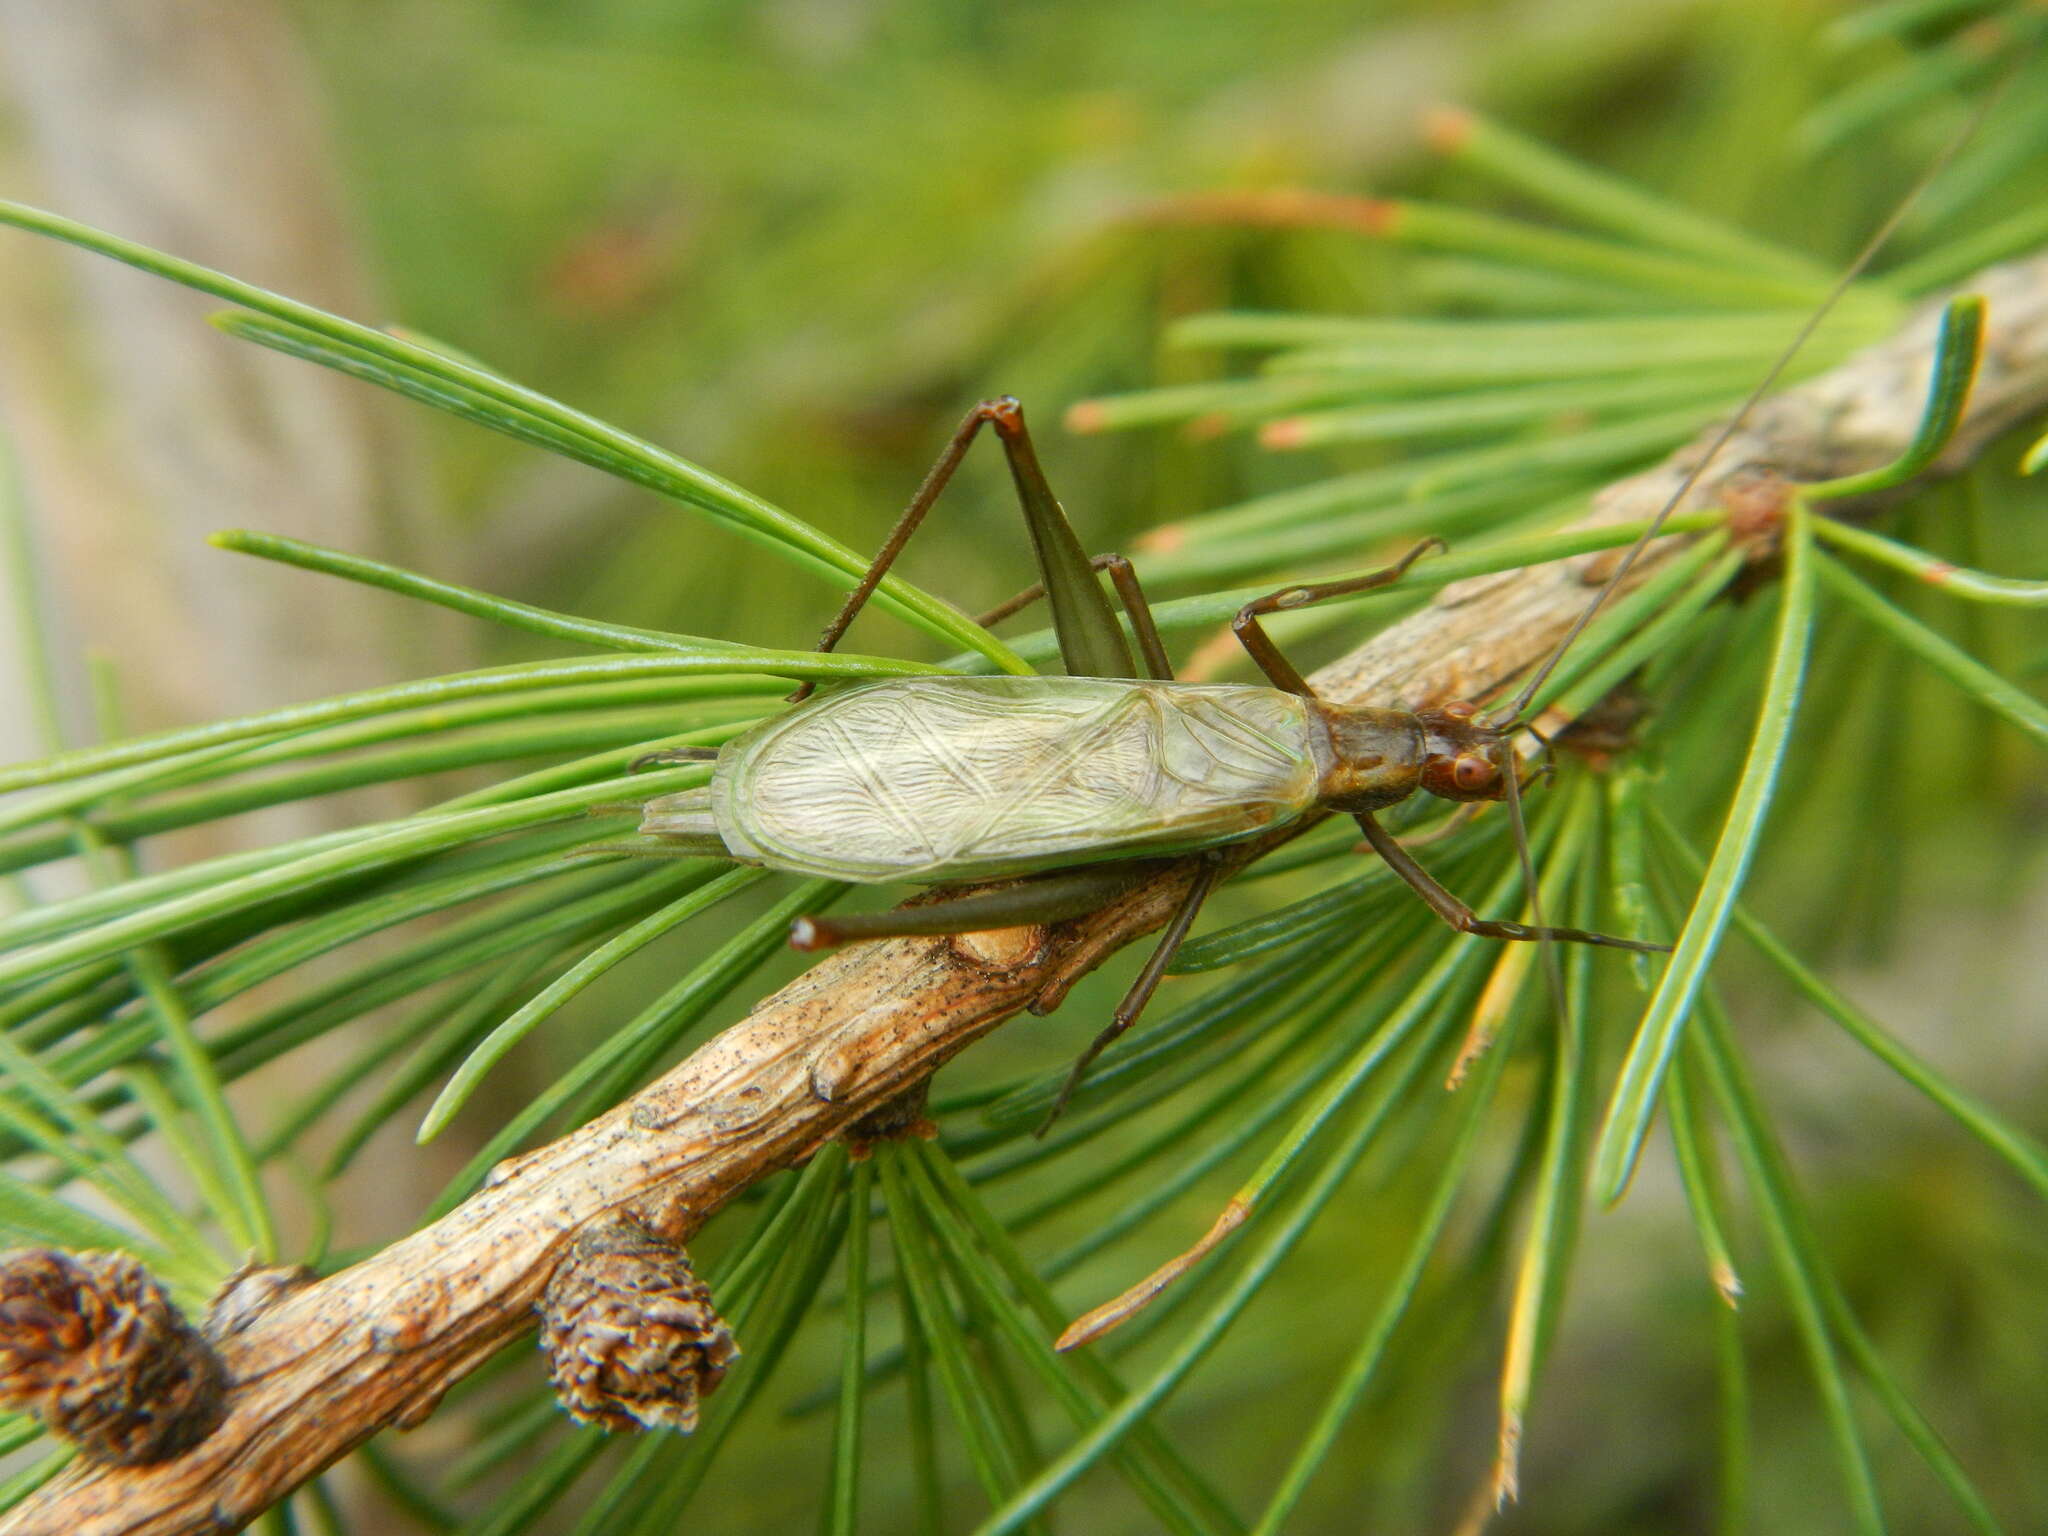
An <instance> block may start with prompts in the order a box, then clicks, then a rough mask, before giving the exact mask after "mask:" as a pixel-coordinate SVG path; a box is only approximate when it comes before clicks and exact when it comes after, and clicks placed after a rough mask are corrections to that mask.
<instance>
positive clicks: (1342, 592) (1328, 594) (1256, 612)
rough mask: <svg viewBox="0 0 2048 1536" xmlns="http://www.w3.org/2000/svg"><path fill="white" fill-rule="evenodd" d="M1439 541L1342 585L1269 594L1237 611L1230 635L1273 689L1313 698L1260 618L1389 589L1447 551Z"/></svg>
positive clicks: (1425, 542)
mask: <svg viewBox="0 0 2048 1536" xmlns="http://www.w3.org/2000/svg"><path fill="white" fill-rule="evenodd" d="M1448 547H1449V546H1447V545H1446V544H1445V543H1444V541H1443V540H1442V539H1424V540H1423V541H1422V542H1421V543H1420V544H1418V545H1416V546H1415V547H1414V548H1413V549H1411V550H1409V551H1408V553H1407V554H1405V555H1403V556H1402V557H1401V558H1400V559H1399V560H1397V561H1395V562H1394V564H1392V565H1390V566H1388V567H1387V568H1386V569H1385V570H1380V571H1368V572H1367V573H1366V574H1365V575H1363V576H1352V577H1349V578H1347V579H1346V580H1343V581H1326V582H1322V583H1320V584H1319V585H1317V586H1312V587H1286V588H1283V589H1282V590H1280V591H1278V592H1272V593H1268V594H1267V595H1266V596H1265V597H1262V598H1259V599H1257V600H1256V601H1254V602H1249V603H1246V604H1245V605H1244V606H1243V607H1242V608H1240V609H1238V611H1237V617H1236V618H1234V619H1232V620H1231V621H1230V632H1231V633H1232V634H1234V635H1236V636H1237V639H1238V643H1239V644H1240V645H1242V646H1243V647H1244V648H1245V650H1246V651H1247V652H1249V653H1250V655H1251V658H1252V660H1253V661H1255V662H1257V663H1258V664H1259V670H1260V671H1261V672H1263V673H1265V674H1266V677H1267V678H1268V680H1270V681H1271V683H1272V684H1273V686H1274V687H1275V688H1278V689H1280V690H1281V691H1282V692H1283V693H1296V694H1300V695H1301V697H1303V698H1305V699H1312V698H1314V697H1315V690H1314V689H1313V688H1311V687H1309V685H1308V680H1307V679H1306V678H1304V677H1303V676H1302V675H1301V673H1300V672H1298V671H1296V670H1295V666H1294V663H1293V662H1291V661H1289V660H1288V659H1287V658H1286V657H1285V656H1284V655H1282V654H1281V652H1280V647H1279V646H1277V645H1275V644H1274V643H1273V637H1272V636H1271V635H1269V634H1267V633H1266V629H1265V626H1264V625H1262V624H1261V623H1259V619H1260V618H1261V616H1263V615H1265V614H1269V613H1281V612H1285V611H1287V610H1290V609H1294V608H1306V607H1308V606H1309V604H1311V603H1320V602H1323V601H1325V600H1326V599H1328V598H1332V597H1348V596H1349V595H1350V594H1352V593H1354V592H1369V591H1371V590H1372V589H1373V588H1374V587H1385V586H1390V585H1392V584H1393V583H1394V582H1397V581H1399V580H1400V579H1401V578H1402V577H1403V576H1405V575H1406V574H1407V573H1408V567H1409V566H1411V565H1413V564H1414V563H1415V562H1416V561H1417V560H1420V559H1421V558H1422V557H1423V556H1424V555H1426V554H1428V553H1429V552H1430V551H1431V550H1433V549H1434V550H1439V551H1441V550H1443V549H1446V548H1448Z"/></svg>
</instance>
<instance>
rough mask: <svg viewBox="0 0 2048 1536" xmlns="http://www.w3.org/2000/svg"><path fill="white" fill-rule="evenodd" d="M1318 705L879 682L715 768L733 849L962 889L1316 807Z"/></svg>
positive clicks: (1118, 683) (1207, 693)
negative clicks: (966, 883)
mask: <svg viewBox="0 0 2048 1536" xmlns="http://www.w3.org/2000/svg"><path fill="white" fill-rule="evenodd" d="M1307 732H1308V723H1307V718H1306V712H1305V710H1304V708H1303V706H1302V704H1301V702H1300V701H1299V700H1298V699H1295V698H1294V697H1293V696H1291V695H1289V694H1284V693H1281V692H1278V691H1277V690H1274V689H1270V688H1252V687H1239V686H1229V685H1225V686H1196V685H1191V684H1175V683H1157V682H1143V681H1123V680H1119V679H1107V678H1069V677H1047V678H1019V677H976V678H965V677H959V678H955V677H946V678H909V679H899V680H894V681H890V682H884V683H875V684H870V685H868V686H865V687H861V688H855V689H850V690H848V691H846V692H845V693H841V694H837V695H833V696H830V697H827V698H825V699H822V700H820V701H818V702H817V703H815V704H812V705H810V706H808V707H806V708H804V709H801V710H797V711H794V712H792V713H791V714H789V715H785V716H783V717H781V718H780V719H777V720H772V721H769V722H767V723H766V724H764V725H762V726H759V727H757V728H756V729H754V730H753V731H750V732H748V733H747V734H746V735H744V736H741V737H739V738H738V739H737V740H735V741H733V742H732V743H731V744H730V745H729V746H728V747H727V748H726V749H725V751H724V752H723V753H722V754H721V755H720V757H719V763H718V769H717V772H716V774H715V775H714V777H713V779H712V784H711V803H712V811H713V814H714V815H715V817H716V818H717V823H718V828H719V832H720V835H721V836H722V837H723V838H724V839H725V842H726V844H727V845H728V846H729V847H730V848H731V849H732V851H733V852H734V853H735V854H737V855H739V856H740V857H743V858H749V859H757V860H759V861H760V862H761V863H764V864H768V865H771V866H774V867H777V868H783V869H793V870H797V871H800V872H803V873H806V874H815V875H822V876H826V877H829V878H836V879H842V880H859V881H867V882H881V881H890V880H916V881H937V880H969V879H989V878H996V877H1000V876H1004V875H1014V874H1026V873H1029V872H1032V871H1034V870H1042V869H1048V868H1053V867H1056V866H1058V865H1062V864H1078V863H1089V862H1094V861H1097V860H1103V859H1115V858H1135V857H1140V856H1144V855H1154V854H1166V853H1175V852H1184V851H1188V850H1191V849H1195V848H1202V847H1208V846H1211V845H1213V844H1216V843H1224V842H1231V841H1235V840H1236V839H1239V838H1242V837H1246V836H1249V835H1251V834H1252V833H1254V832H1257V831H1260V830H1262V829H1263V828H1266V827H1269V826H1274V825H1278V824H1280V823H1283V822H1287V821H1291V820H1293V819H1294V818H1295V817H1297V816H1299V815H1301V814H1302V812H1304V811H1305V810H1307V809H1308V808H1309V807H1310V806H1311V805H1312V804H1313V803H1314V800H1315V787H1316V770H1315V764H1314V761H1313V759H1312V757H1311V756H1310V752H1309V747H1308V736H1307Z"/></svg>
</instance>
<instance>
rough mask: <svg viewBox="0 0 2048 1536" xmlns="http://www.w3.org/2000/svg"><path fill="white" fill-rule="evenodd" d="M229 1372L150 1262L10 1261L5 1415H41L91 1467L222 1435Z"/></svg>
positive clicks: (156, 1457) (31, 1257) (5, 1276)
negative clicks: (18, 1412)
mask: <svg viewBox="0 0 2048 1536" xmlns="http://www.w3.org/2000/svg"><path fill="white" fill-rule="evenodd" d="M226 1387H227V1381H226V1373H225V1372H224V1371H223V1369H222V1367H221V1363H220V1357H219V1356H218V1355H216V1354H215V1353H214V1351H213V1346H212V1345H211V1344H209V1343H207V1341H206V1340H205V1339H204V1338H202V1337H201V1336H200V1334H199V1331H198V1330H197V1329H195V1328H194V1327H193V1326H192V1325H191V1324H190V1323H188V1322H186V1321H185V1317H184V1314H182V1313H181V1312H180V1311H179V1310H178V1308H177V1307H176V1306H175V1305H174V1304H173V1303H172V1301H171V1299H170V1297H169V1296H167V1295H166V1294H165V1293H164V1289H163V1287H162V1286H160V1285H159V1284H157V1282H156V1281H155V1279H153V1278H152V1277H151V1275H150V1273H149V1271H148V1270H146V1269H145V1268H143V1266H142V1264H141V1263H140V1261H138V1260H136V1259H133V1258H131V1257H129V1256H128V1255H126V1254H121V1253H80V1254H69V1253H62V1252H59V1251H57V1250H56V1249H51V1248H28V1249H17V1250H15V1251H14V1252H11V1253H7V1254H4V1255H0V1407H5V1408H10V1409H19V1410H24V1411H26V1412H28V1413H31V1414H33V1415H34V1416H35V1417H36V1418H37V1419H38V1420H40V1421H41V1422H42V1424H43V1425H44V1426H45V1427H46V1428H47V1429H49V1430H50V1431H51V1432H52V1433H54V1434H58V1435H61V1436H63V1437H64V1438H65V1439H67V1440H70V1441H72V1442H74V1443H75V1444H76V1445H77V1446H78V1449H79V1454H80V1455H82V1456H83V1457H85V1459H86V1460H88V1461H91V1462H97V1463H99V1464H101V1465H105V1466H119V1467H130V1466H140V1465H143V1464H145V1463H149V1462H157V1461H168V1460H170V1459H171V1458H172V1457H174V1456H178V1455H182V1454H183V1453H184V1452H186V1451H189V1450H190V1449H191V1448H192V1447H193V1446H195V1445H197V1444H199V1442H200V1441H202V1440H204V1439H205V1438H206V1437H207V1436H208V1435H210V1434H212V1433H213V1431H214V1430H215V1429H216V1428H218V1427H219V1425H220V1421H221V1419H222V1417H223V1416H224V1415H225V1413H226V1410H227V1394H226Z"/></svg>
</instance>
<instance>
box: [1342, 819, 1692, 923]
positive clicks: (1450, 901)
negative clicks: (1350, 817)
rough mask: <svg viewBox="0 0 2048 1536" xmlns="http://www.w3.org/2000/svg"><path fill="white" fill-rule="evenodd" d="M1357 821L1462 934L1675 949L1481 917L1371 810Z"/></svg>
mask: <svg viewBox="0 0 2048 1536" xmlns="http://www.w3.org/2000/svg"><path fill="white" fill-rule="evenodd" d="M1357 821H1358V825H1359V826H1360V827H1361V828H1362V829H1363V830H1364V832H1365V840H1366V841H1367V842H1368V843H1371V844H1372V847H1373V852H1375V853H1377V854H1378V855H1379V856H1380V857H1381V858H1383V859H1385V860H1386V861H1387V868H1389V869H1391V870H1392V871H1393V872H1394V873H1395V874H1397V875H1399V876H1400V877H1401V878H1402V879H1403V880H1405V881H1407V882H1408V884H1409V885H1411V886H1412V887H1414V889H1415V894H1416V895H1418V896H1420V897H1421V898H1422V899H1423V900H1424V901H1426V902H1428V903H1429V909H1430V910H1431V911H1432V912H1434V913H1436V915H1437V916H1438V917H1440V918H1442V919H1443V920H1444V921H1445V922H1447V923H1449V924H1450V925H1451V926H1452V927H1453V928H1455V929H1457V930H1458V932H1460V933H1476V934H1478V935H1479V936H1480V937H1481V938H1483V939H1527V940H1542V939H1556V940H1561V941H1567V942H1570V943H1574V944H1605V945H1607V946H1608V947H1609V948H1611V949H1636V950H1642V951H1643V952H1644V953H1646V954H1665V953H1667V952H1669V950H1670V948H1671V946H1670V945H1669V944H1651V943H1648V942H1646V941H1644V940H1642V939H1621V938H1616V937H1614V936H1613V935H1612V934H1606V933H1587V932H1586V931H1584V930H1583V929H1579V928H1547V927H1546V928H1532V927H1530V926H1528V925H1527V924H1524V923H1507V922H1501V921H1499V920H1498V919H1495V918H1489V917H1481V916H1479V915H1478V914H1477V913H1475V912H1474V911H1473V910H1472V909H1471V908H1470V907H1468V906H1466V905H1465V903H1464V902H1462V901H1460V900H1458V898H1457V897H1455V896H1453V895H1452V894H1451V893H1450V892H1449V891H1447V890H1445V889H1444V888H1443V887H1442V886H1441V885H1439V884H1437V882H1436V878H1435V877H1434V876H1433V875H1431V874H1430V872H1429V871H1428V870H1426V869H1424V868H1423V867H1422V866H1421V865H1420V864H1418V863H1416V862H1415V858H1414V856H1413V855H1412V854H1410V853H1409V852H1408V850H1407V849H1405V848H1403V847H1402V846H1401V842H1400V839H1399V838H1397V837H1395V836H1394V834H1393V833H1391V832H1389V831H1388V830H1387V829H1386V828H1385V827H1383V826H1381V825H1380V824H1379V822H1378V821H1377V820H1376V819H1375V818H1374V817H1373V815H1372V814H1371V813H1370V812H1361V813H1360V814H1359V815H1358V817H1357Z"/></svg>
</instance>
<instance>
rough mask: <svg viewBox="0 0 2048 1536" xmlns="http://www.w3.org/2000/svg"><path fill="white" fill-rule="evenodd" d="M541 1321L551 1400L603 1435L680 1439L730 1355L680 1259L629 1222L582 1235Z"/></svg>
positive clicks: (685, 1260) (732, 1348) (733, 1349)
mask: <svg viewBox="0 0 2048 1536" xmlns="http://www.w3.org/2000/svg"><path fill="white" fill-rule="evenodd" d="M540 1317H541V1329H540V1347H541V1349H542V1350H543V1351H545V1352H546V1354H547V1357H548V1377H549V1379H550V1380H551V1381H553V1382H554V1384H555V1396H556V1397H557V1398H559V1399H560V1400H561V1404H562V1406H563V1407H564V1408H566V1409H567V1410H568V1411H569V1416H570V1417H571V1418H573V1419H576V1420H578V1421H579V1422H581V1423H584V1424H601V1425H603V1426H604V1427H605V1428H606V1429H612V1430H618V1429H641V1428H646V1429H679V1430H681V1431H683V1432H684V1433H685V1434H687V1433H689V1431H691V1430H693V1429H695V1428H696V1427H697V1404H698V1401H699V1400H700V1399H702V1398H704V1397H707V1396H709V1395H710V1393H711V1391H712V1390H713V1389H714V1388H715V1387H716V1386H717V1385H718V1384H719V1382H720V1381H722V1380H724V1379H725V1368H726V1364H727V1362H729V1361H730V1360H731V1359H732V1358H733V1356H735V1355H737V1354H738V1353H739V1347H738V1346H737V1345H736V1344H734V1343H733V1338H732V1332H731V1330H729V1329H728V1328H727V1327H726V1326H725V1319H724V1318H722V1317H720V1316H719V1315H718V1310H717V1309H716V1308H715V1307H713V1306H712V1304H711V1292H710V1290H709V1288H707V1287H706V1286H705V1284H704V1282H703V1281H701V1280H699V1279H698V1278H697V1276H696V1274H695V1273H694V1272H693V1271H692V1270H691V1268H690V1260H689V1257H688V1255H686V1254H685V1253H684V1252H683V1250H682V1249H681V1248H680V1247H678V1246H677V1245H676V1244H674V1243H670V1242H665V1241H663V1240H662V1239H661V1238H659V1237H656V1236H655V1235H654V1234H653V1233H652V1232H650V1231H648V1230H647V1228H646V1227H645V1226H643V1225H641V1223H640V1222H638V1221H637V1220H635V1219H634V1218H633V1217H631V1216H625V1215H621V1216H618V1217H614V1218H613V1219H611V1220H609V1221H602V1222H598V1223H596V1224H594V1225H592V1226H589V1227H586V1228H584V1230H583V1231H582V1233H581V1234H579V1235H578V1237H577V1238H576V1240H575V1242H574V1243H572V1244H571V1245H570V1248H569V1253H568V1256H567V1257H566V1258H564V1259H563V1260H562V1263H561V1264H560V1266H559V1267H558V1268H557V1269H556V1270H555V1273H554V1276H553V1278H552V1279H550V1280H549V1281H548V1288H547V1293H546V1294H545V1295H544V1296H543V1297H542V1298H541V1303H540Z"/></svg>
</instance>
